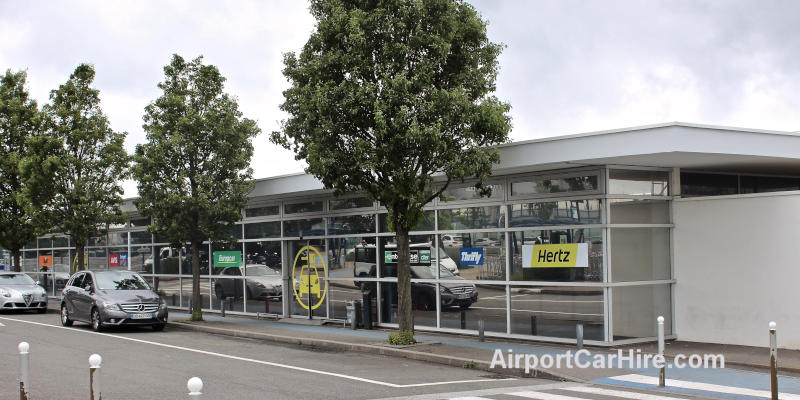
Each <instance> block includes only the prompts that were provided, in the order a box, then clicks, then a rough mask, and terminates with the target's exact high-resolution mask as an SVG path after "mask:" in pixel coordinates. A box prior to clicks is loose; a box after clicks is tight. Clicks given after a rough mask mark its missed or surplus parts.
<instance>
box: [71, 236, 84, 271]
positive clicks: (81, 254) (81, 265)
mask: <svg viewBox="0 0 800 400" xmlns="http://www.w3.org/2000/svg"><path fill="white" fill-rule="evenodd" d="M75 249H76V250H77V251H78V262H77V263H75V264H76V265H77V268H75V271H72V273H73V274H74V273H75V272H78V271H83V270H85V269H86V246H85V245H84V244H83V243H76V244H75Z"/></svg>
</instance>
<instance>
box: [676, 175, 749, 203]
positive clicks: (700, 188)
mask: <svg viewBox="0 0 800 400" xmlns="http://www.w3.org/2000/svg"><path fill="white" fill-rule="evenodd" d="M737 193H739V176H738V175H724V174H699V173H693V172H682V173H681V196H682V197H696V196H725V195H732V194H737Z"/></svg>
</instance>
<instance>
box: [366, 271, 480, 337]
mask: <svg viewBox="0 0 800 400" xmlns="http://www.w3.org/2000/svg"><path fill="white" fill-rule="evenodd" d="M436 287H437V286H436V284H435V283H424V282H412V283H411V307H412V314H413V316H414V325H416V326H430V327H435V326H436ZM380 288H381V289H380V290H381V303H382V304H381V307H382V312H383V321H382V322H384V323H392V324H396V323H398V319H397V307H398V306H397V305H398V302H397V301H398V295H397V283H394V282H381V284H380ZM476 323H477V322H476Z"/></svg>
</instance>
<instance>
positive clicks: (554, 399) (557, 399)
mask: <svg viewBox="0 0 800 400" xmlns="http://www.w3.org/2000/svg"><path fill="white" fill-rule="evenodd" d="M509 394H510V395H512V396H517V397H525V398H528V399H539V400H577V399H580V400H584V399H585V398H584V397H571V396H562V395H560V394H552V393H543V392H533V391H526V392H512V393H509Z"/></svg>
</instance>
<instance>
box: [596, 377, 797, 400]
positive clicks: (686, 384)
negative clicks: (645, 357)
mask: <svg viewBox="0 0 800 400" xmlns="http://www.w3.org/2000/svg"><path fill="white" fill-rule="evenodd" d="M608 379H613V380H617V381H624V382H632V383H643V384H646V385H658V378H657V377H654V376H645V375H638V374H629V375H619V376H612V377H610V378H608ZM666 385H667V387H670V386H671V387H678V388H684V389H694V390H705V391H708V392H719V393H727V394H738V395H744V396H755V397H766V398H770V397H772V394H771V393H770V391H769V390H757V389H748V388H741V387H736V386H724V385H715V384H712V383H702V382H692V381H681V380H677V379H667V381H666ZM778 397H779V398H781V399H785V400H800V395H797V394H792V393H779V394H778Z"/></svg>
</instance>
